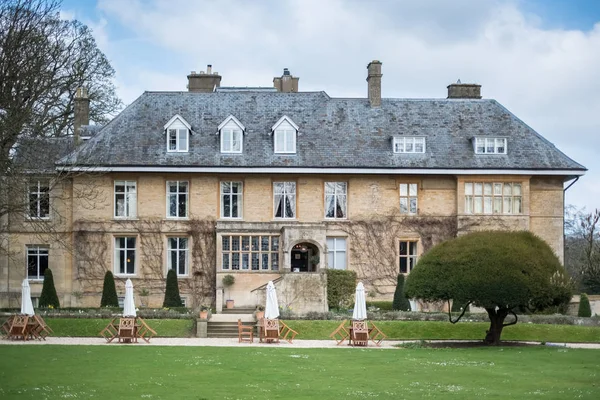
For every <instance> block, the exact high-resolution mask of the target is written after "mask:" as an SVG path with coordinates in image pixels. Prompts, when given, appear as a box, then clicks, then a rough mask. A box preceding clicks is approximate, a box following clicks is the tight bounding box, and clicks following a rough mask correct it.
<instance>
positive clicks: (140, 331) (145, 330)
mask: <svg viewBox="0 0 600 400" xmlns="http://www.w3.org/2000/svg"><path fill="white" fill-rule="evenodd" d="M136 323H137V327H136V335H137V337H139V338H141V339H143V340H144V341H145V342H146V343H150V339H152V338H153V337H154V336H156V331H155V330H154V329H152V328H150V327H149V326H148V324H146V321H144V320H143V319H141V318H140V317H137V319H136Z"/></svg>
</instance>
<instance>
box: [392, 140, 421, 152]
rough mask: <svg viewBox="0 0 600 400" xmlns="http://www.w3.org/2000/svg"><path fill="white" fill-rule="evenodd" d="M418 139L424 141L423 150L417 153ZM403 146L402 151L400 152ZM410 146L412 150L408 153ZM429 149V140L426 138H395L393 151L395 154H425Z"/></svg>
mask: <svg viewBox="0 0 600 400" xmlns="http://www.w3.org/2000/svg"><path fill="white" fill-rule="evenodd" d="M417 139H418V140H419V141H421V140H422V141H423V143H422V145H423V148H422V149H421V151H417ZM400 144H401V146H402V150H401V151H400V150H399V145H400ZM409 145H410V148H411V150H410V151H407V147H408V146H409ZM426 148H427V140H426V138H425V136H394V140H393V141H392V150H393V152H394V154H423V153H425V151H426Z"/></svg>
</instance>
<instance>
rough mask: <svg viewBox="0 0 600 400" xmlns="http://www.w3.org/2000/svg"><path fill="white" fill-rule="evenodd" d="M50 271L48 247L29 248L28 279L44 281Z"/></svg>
mask: <svg viewBox="0 0 600 400" xmlns="http://www.w3.org/2000/svg"><path fill="white" fill-rule="evenodd" d="M47 269H48V247H47V246H37V245H31V246H27V279H35V280H39V279H44V272H46V270H47Z"/></svg>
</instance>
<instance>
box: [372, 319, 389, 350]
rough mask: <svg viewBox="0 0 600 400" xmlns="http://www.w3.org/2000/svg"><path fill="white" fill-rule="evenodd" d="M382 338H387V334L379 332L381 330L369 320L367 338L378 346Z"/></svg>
mask: <svg viewBox="0 0 600 400" xmlns="http://www.w3.org/2000/svg"><path fill="white" fill-rule="evenodd" d="M384 339H387V335H386V334H385V333H383V332H381V330H380V329H379V328H378V327H377V326H375V324H374V323H372V322H371V328H370V329H369V340H370V341H371V342H373V343H375V345H376V346H377V347H379V346H381V342H383V340H384Z"/></svg>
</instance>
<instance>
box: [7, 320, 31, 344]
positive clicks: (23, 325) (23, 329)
mask: <svg viewBox="0 0 600 400" xmlns="http://www.w3.org/2000/svg"><path fill="white" fill-rule="evenodd" d="M28 322H29V316H28V315H15V317H14V318H13V320H12V323H11V324H10V331H9V332H8V338H9V339H23V340H27V336H28V335H29V333H28V332H27V323H28Z"/></svg>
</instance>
